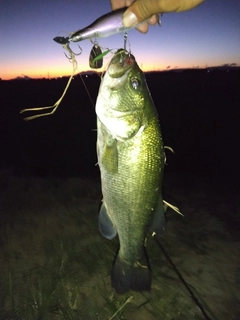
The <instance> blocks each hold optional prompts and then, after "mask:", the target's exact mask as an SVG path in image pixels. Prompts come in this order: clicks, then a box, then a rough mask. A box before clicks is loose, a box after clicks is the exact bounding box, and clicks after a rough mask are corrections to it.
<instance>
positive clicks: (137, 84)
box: [131, 78, 140, 90]
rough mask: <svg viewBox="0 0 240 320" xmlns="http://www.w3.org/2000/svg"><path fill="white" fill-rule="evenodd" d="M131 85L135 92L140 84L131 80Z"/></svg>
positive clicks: (133, 79) (134, 79)
mask: <svg viewBox="0 0 240 320" xmlns="http://www.w3.org/2000/svg"><path fill="white" fill-rule="evenodd" d="M131 85H132V87H133V89H134V90H137V89H138V87H139V85H140V83H139V81H138V79H137V78H132V79H131Z"/></svg>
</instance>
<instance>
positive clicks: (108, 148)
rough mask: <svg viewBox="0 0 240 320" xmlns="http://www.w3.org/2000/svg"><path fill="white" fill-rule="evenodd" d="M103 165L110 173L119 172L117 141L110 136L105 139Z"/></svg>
mask: <svg viewBox="0 0 240 320" xmlns="http://www.w3.org/2000/svg"><path fill="white" fill-rule="evenodd" d="M102 165H103V167H104V169H105V170H106V171H107V172H108V173H117V172H118V150H117V141H116V140H115V139H114V138H113V137H112V136H110V135H108V136H106V137H105V146H104V149H103V153H102Z"/></svg>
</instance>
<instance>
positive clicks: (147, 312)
mask: <svg viewBox="0 0 240 320" xmlns="http://www.w3.org/2000/svg"><path fill="white" fill-rule="evenodd" d="M238 79H239V71H231V72H229V73H227V72H223V71H221V72H220V71H214V72H212V73H211V72H210V73H207V72H206V70H195V71H192V70H189V71H185V72H183V73H173V72H169V73H152V74H147V81H148V84H149V88H150V91H151V93H152V96H153V99H154V101H155V105H156V108H157V109H158V113H159V119H160V123H161V127H162V131H163V137H164V142H165V145H167V146H171V147H172V148H173V149H174V151H175V155H173V154H171V152H168V151H167V163H168V165H167V166H166V171H165V177H164V199H165V200H166V201H168V202H170V203H172V204H174V205H176V206H177V207H179V208H180V209H181V211H182V212H183V214H184V217H181V216H180V215H177V214H176V213H175V212H173V211H172V210H171V209H168V211H167V222H168V223H167V229H166V232H165V233H164V234H162V235H161V236H160V237H158V238H149V239H148V241H147V251H148V256H149V260H150V265H151V271H152V290H151V292H142V293H136V292H129V293H128V294H125V295H117V294H116V293H115V292H114V291H113V290H112V288H111V284H110V272H111V267H112V263H113V259H114V255H115V253H116V251H117V248H118V240H117V239H115V240H114V241H108V240H106V239H104V238H102V236H101V235H100V233H99V231H98V221H97V219H98V211H99V205H100V202H101V188H100V187H101V186H100V179H99V170H98V167H97V166H96V162H97V159H96V151H95V145H96V131H95V128H96V120H95V112H94V102H95V100H96V96H97V91H98V86H99V82H100V78H99V77H98V76H97V75H92V76H89V77H88V78H84V81H85V84H86V86H87V88H88V90H89V92H90V95H91V97H92V100H93V105H92V104H91V101H90V99H89V97H88V95H87V93H86V90H85V89H84V86H83V84H82V81H81V79H80V78H79V77H76V78H75V79H74V81H73V83H72V85H71V86H70V89H69V91H68V93H67V95H66V97H65V99H64V100H63V103H62V104H61V105H60V107H59V109H58V111H57V112H56V114H54V115H52V116H49V117H43V118H40V119H36V120H33V121H29V122H25V121H23V115H20V114H19V111H20V110H21V109H23V108H31V107H38V106H47V105H50V104H54V103H55V101H56V100H57V99H58V98H59V96H60V94H61V92H62V91H63V89H64V86H65V84H66V79H63V80H51V81H50V80H32V81H0V92H1V94H0V101H1V102H0V121H1V127H0V130H1V135H0V143H1V145H0V147H1V159H0V166H1V170H0V192H1V193H0V218H1V227H0V246H1V251H0V268H1V274H0V292H1V298H0V315H1V317H0V318H1V319H8V320H10V319H11V320H15V319H19V320H28V319H29V320H35V319H39V320H42V319H49V320H51V319H57V320H58V319H59V320H60V319H64V320H65V319H69V320H70V319H76V320H77V319H89V320H91V319H93V320H94V319H99V320H105V319H109V320H110V319H131V320H135V319H138V320H141V319H142V320H145V319H147V320H154V319H160V320H161V319H163V320H170V319H171V320H173V319H174V320H180V319H181V320H183V319H184V320H195V319H196V320H198V319H199V320H200V319H211V320H215V319H217V320H238V319H240V309H239V305H240V267H239V266H240V255H239V248H240V232H239V230H240V229H239V227H240V197H239V191H240V187H239V168H238V164H239V160H240V155H239V152H238V151H237V146H238V144H239V136H240V135H239V129H238V128H239V113H240V112H239V110H238V108H239V107H238V104H239V103H238V102H239V101H240V99H239V98H240V90H239V82H238Z"/></svg>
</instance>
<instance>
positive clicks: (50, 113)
mask: <svg viewBox="0 0 240 320" xmlns="http://www.w3.org/2000/svg"><path fill="white" fill-rule="evenodd" d="M63 47H64V49H66V50H67V51H68V52H69V54H70V57H68V56H67V55H66V54H65V56H66V57H67V58H68V60H69V61H70V62H71V63H72V66H73V70H72V74H71V76H70V78H69V79H68V82H67V85H66V87H65V89H64V91H63V94H62V95H61V97H60V98H59V99H58V100H57V102H55V104H54V105H53V106H47V107H40V108H27V109H23V110H21V111H20V113H23V112H26V111H41V110H47V109H52V111H50V112H47V113H41V114H36V115H34V116H30V117H26V118H24V120H26V121H28V120H33V119H36V118H40V117H45V116H50V115H52V114H54V112H55V111H56V110H57V108H58V107H59V105H60V103H61V102H62V99H63V98H64V96H65V94H66V92H67V90H68V87H69V85H70V83H71V81H72V79H73V76H74V73H75V72H76V70H77V69H78V63H77V60H76V58H75V53H74V52H73V51H72V50H71V49H70V47H69V45H68V44H63ZM77 55H79V54H77Z"/></svg>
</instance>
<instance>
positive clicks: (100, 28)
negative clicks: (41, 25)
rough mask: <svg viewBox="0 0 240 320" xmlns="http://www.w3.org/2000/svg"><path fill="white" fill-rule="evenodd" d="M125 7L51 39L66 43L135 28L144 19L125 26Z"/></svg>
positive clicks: (104, 36)
mask: <svg viewBox="0 0 240 320" xmlns="http://www.w3.org/2000/svg"><path fill="white" fill-rule="evenodd" d="M126 9H127V7H124V8H120V9H117V10H114V11H111V12H108V13H106V14H104V15H103V16H101V17H99V18H98V19H97V20H95V21H94V22H93V23H91V24H90V25H89V26H87V27H85V28H83V29H80V30H77V31H75V32H72V34H71V35H70V37H55V38H54V39H53V40H54V41H55V42H57V43H59V44H67V43H69V42H70V41H72V42H78V41H83V40H86V39H92V38H106V37H109V36H111V35H114V34H118V33H122V32H126V31H128V30H130V29H133V28H136V27H138V26H139V25H140V24H142V23H144V22H145V21H146V20H144V21H143V22H140V23H139V24H137V25H134V26H133V27H125V26H124V25H123V22H122V17H123V14H124V12H125V11H126Z"/></svg>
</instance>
